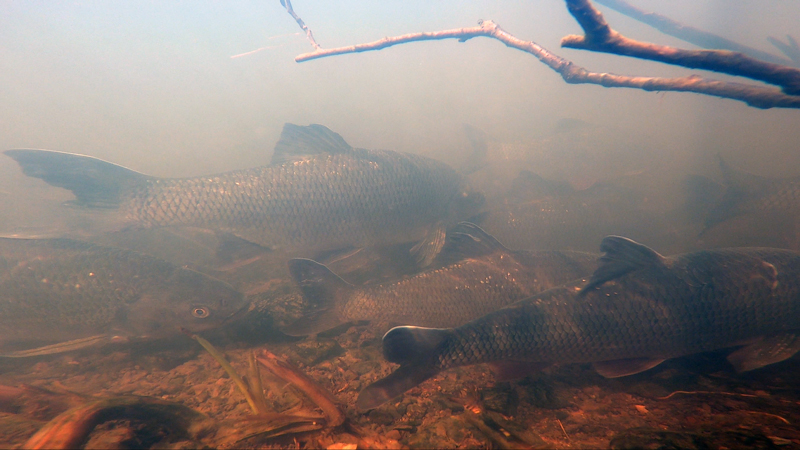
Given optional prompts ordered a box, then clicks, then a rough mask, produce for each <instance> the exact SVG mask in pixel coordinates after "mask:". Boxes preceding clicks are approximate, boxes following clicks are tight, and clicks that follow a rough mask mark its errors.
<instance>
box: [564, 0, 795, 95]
mask: <svg viewBox="0 0 800 450" xmlns="http://www.w3.org/2000/svg"><path fill="white" fill-rule="evenodd" d="M567 8H568V9H569V12H570V14H572V15H573V17H575V20H577V21H578V23H579V24H580V25H581V27H582V28H583V31H584V33H585V36H577V35H570V36H566V37H564V38H563V39H561V46H562V47H567V48H577V49H583V50H591V51H595V52H603V53H612V54H616V55H623V56H632V57H634V58H639V59H649V60H651V61H658V62H662V63H666V64H673V65H678V66H682V67H688V68H690V69H703V70H711V71H714V72H720V73H726V74H728V75H736V76H742V77H747V78H750V79H753V80H758V81H763V82H765V83H769V84H774V85H777V86H781V87H782V88H783V92H784V93H786V94H789V95H800V69H796V68H794V67H787V66H782V65H779V64H773V63H768V62H764V61H759V60H757V59H755V58H751V57H750V56H747V55H745V54H743V53H740V52H732V51H729V50H683V49H679V48H673V47H667V46H664V45H656V44H650V43H646V42H639V41H635V40H633V39H629V38H626V37H625V36H623V35H621V34H619V33H617V32H616V31H614V30H612V29H611V27H609V26H608V24H607V23H606V21H605V19H603V15H602V14H601V13H600V11H598V10H597V9H595V8H594V6H592V4H591V2H590V1H589V0H569V1H568V2H567Z"/></svg>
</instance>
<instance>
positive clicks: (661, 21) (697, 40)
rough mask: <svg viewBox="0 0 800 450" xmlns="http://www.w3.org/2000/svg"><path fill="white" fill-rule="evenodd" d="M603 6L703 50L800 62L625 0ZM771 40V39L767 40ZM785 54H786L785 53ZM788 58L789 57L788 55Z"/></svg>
mask: <svg viewBox="0 0 800 450" xmlns="http://www.w3.org/2000/svg"><path fill="white" fill-rule="evenodd" d="M595 1H596V2H597V3H600V4H601V5H605V6H608V7H609V8H611V9H613V10H615V11H617V12H619V13H622V14H624V15H626V16H628V17H630V18H632V19H636V20H638V21H639V22H642V23H644V24H647V25H650V26H651V27H653V28H655V29H656V30H658V31H660V32H662V33H664V34H666V35H669V36H673V37H676V38H678V39H680V40H683V41H686V42H688V43H690V44H694V45H697V46H699V47H703V48H713V49H720V50H731V51H734V52H741V53H744V54H745V55H748V56H751V57H753V58H756V59H760V60H762V61H766V62H771V63H775V64H783V65H787V66H789V65H792V64H798V63H800V61H796V60H791V61H790V60H788V59H786V58H781V57H779V56H775V55H773V54H772V53H769V52H765V51H761V50H759V49H757V48H753V47H748V46H746V45H742V44H740V43H738V42H736V41H732V40H730V39H726V38H724V37H722V36H717V35H716V34H713V33H709V32H707V31H703V30H700V29H697V28H694V27H690V26H687V25H684V24H682V23H680V22H677V21H675V20H672V19H670V18H669V17H665V16H662V15H661V14H656V13H653V12H647V11H643V10H641V9H639V8H637V7H635V6H632V5H630V4H629V3H628V2H626V1H625V0H595ZM767 39H769V38H767ZM784 53H785V52H784ZM787 56H788V55H787Z"/></svg>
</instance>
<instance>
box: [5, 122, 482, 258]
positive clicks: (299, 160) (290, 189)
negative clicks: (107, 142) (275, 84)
mask: <svg viewBox="0 0 800 450" xmlns="http://www.w3.org/2000/svg"><path fill="white" fill-rule="evenodd" d="M5 154H6V155H7V156H9V157H11V158H13V159H14V160H15V161H16V162H17V163H19V165H20V166H21V168H22V171H23V172H24V173H25V174H26V175H28V176H32V177H36V178H40V179H42V180H44V181H45V182H47V183H49V184H51V185H53V186H58V187H62V188H66V189H68V190H70V191H72V193H73V194H74V195H75V197H76V200H75V202H74V204H75V205H76V206H80V207H83V208H89V209H94V210H111V211H112V214H113V216H114V220H113V221H112V222H114V225H115V227H117V229H131V228H133V229H137V228H156V227H173V226H191V227H197V228H206V229H211V230H215V231H219V232H224V233H230V234H232V235H234V236H236V237H238V238H242V239H244V240H247V241H250V242H253V243H256V244H258V245H261V246H264V247H268V248H273V249H274V248H280V249H284V250H286V251H287V252H293V253H294V254H295V256H313V254H314V253H315V252H322V251H330V250H336V249H342V248H348V247H369V246H382V245H390V244H394V243H405V242H415V243H416V245H415V246H414V247H413V248H412V249H411V250H412V252H413V253H414V255H415V256H416V258H417V261H418V262H419V263H420V264H421V265H422V266H424V265H427V264H429V263H430V262H431V261H432V260H433V258H434V257H435V256H436V254H437V253H438V251H439V250H440V249H441V246H442V245H443V243H444V235H445V230H446V228H447V227H448V226H452V225H455V224H456V223H458V222H459V221H460V220H463V219H465V218H466V217H469V215H472V214H474V213H475V211H477V210H478V209H479V208H480V207H481V205H482V204H483V196H482V195H481V194H480V193H479V192H475V191H472V190H471V189H470V188H469V186H468V185H467V183H466V181H465V180H464V179H463V177H462V176H461V175H460V174H459V173H457V172H456V171H455V170H454V169H452V168H450V167H449V166H447V165H446V164H444V163H442V162H439V161H437V160H434V159H431V158H427V157H425V156H421V155H415V154H407V153H399V152H393V151H388V150H386V151H378V150H366V149H360V148H353V147H351V146H350V145H349V144H348V143H347V142H346V141H345V140H344V139H343V138H342V137H341V136H340V135H338V134H336V133H334V132H333V131H331V130H330V129H328V128H326V127H324V126H322V125H316V124H313V125H309V126H298V125H293V124H289V123H287V124H285V125H284V127H283V131H282V133H281V137H280V140H279V141H278V143H277V144H276V146H275V151H274V153H273V156H272V160H271V163H270V164H269V165H266V166H261V167H256V168H250V169H243V170H235V171H231V172H225V173H220V174H216V175H204V176H199V177H192V178H157V177H152V176H148V175H144V174H141V173H139V172H136V171H133V170H131V169H128V168H125V167H122V166H119V165H116V164H113V163H110V162H106V161H103V160H100V159H97V158H93V157H91V156H84V155H78V154H72V153H63V152H56V151H49V150H35V149H13V150H7V151H5Z"/></svg>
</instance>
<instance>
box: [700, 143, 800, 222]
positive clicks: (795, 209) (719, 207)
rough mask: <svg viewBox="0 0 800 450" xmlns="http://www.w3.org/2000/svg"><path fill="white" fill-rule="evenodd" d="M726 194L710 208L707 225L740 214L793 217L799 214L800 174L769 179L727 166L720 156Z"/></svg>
mask: <svg viewBox="0 0 800 450" xmlns="http://www.w3.org/2000/svg"><path fill="white" fill-rule="evenodd" d="M719 164H720V168H721V170H722V176H723V179H724V182H725V188H726V189H725V193H724V195H723V196H722V198H721V199H720V200H719V202H718V203H717V204H716V205H715V206H714V207H713V208H711V210H710V211H709V213H708V217H707V219H706V228H711V227H714V226H715V225H717V224H719V223H721V222H725V221H727V220H730V219H732V218H734V217H737V216H762V217H763V216H765V215H766V216H768V217H770V218H771V219H772V220H775V219H776V217H781V218H786V217H791V219H792V220H794V221H796V220H797V218H798V213H800V177H789V178H767V177H762V176H759V175H754V174H751V173H748V172H745V171H742V170H739V169H736V168H734V167H731V166H730V165H728V164H727V163H726V162H725V161H724V160H723V159H722V158H719Z"/></svg>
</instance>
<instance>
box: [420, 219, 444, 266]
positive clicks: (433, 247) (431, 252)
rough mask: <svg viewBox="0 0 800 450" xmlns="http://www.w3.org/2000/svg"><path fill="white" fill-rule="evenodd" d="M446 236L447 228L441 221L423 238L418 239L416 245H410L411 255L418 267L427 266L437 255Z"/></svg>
mask: <svg viewBox="0 0 800 450" xmlns="http://www.w3.org/2000/svg"><path fill="white" fill-rule="evenodd" d="M446 236H447V230H446V229H445V227H444V225H443V224H442V223H437V224H436V226H435V227H434V228H433V229H432V230H431V231H429V232H428V234H427V235H425V238H423V239H422V240H421V241H419V242H418V243H417V245H415V246H413V247H411V255H412V256H413V257H414V260H415V261H416V262H417V265H419V267H427V266H429V265H430V264H431V263H432V262H433V260H434V258H436V255H438V254H439V252H440V251H441V250H442V247H444V243H445V241H446Z"/></svg>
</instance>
